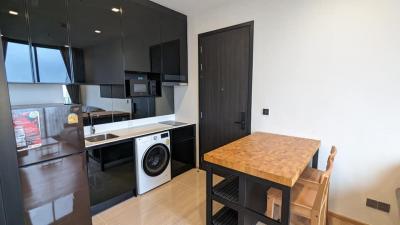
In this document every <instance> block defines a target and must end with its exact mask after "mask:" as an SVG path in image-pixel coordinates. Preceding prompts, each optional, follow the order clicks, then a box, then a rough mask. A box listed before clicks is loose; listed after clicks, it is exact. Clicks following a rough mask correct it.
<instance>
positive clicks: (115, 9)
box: [111, 8, 119, 13]
mask: <svg viewBox="0 0 400 225" xmlns="http://www.w3.org/2000/svg"><path fill="white" fill-rule="evenodd" d="M111 11H113V12H116V13H117V12H119V9H118V8H112V9H111Z"/></svg>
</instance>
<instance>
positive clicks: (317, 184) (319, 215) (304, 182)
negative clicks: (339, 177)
mask: <svg viewBox="0 0 400 225" xmlns="http://www.w3.org/2000/svg"><path fill="white" fill-rule="evenodd" d="M336 153H337V150H336V147H332V150H331V154H330V156H329V158H328V165H327V169H326V171H325V172H321V173H316V172H314V171H312V172H311V173H308V174H306V175H310V176H306V179H299V180H298V181H297V182H296V184H295V185H294V186H293V188H292V201H291V205H290V207H291V221H290V223H291V224H292V225H325V224H326V212H327V208H328V192H329V181H330V176H331V174H332V169H333V161H334V158H335V156H336ZM310 171H311V170H310ZM307 178H310V179H307ZM317 178H319V180H316V179H317ZM281 205H282V192H281V191H280V190H278V189H275V188H270V189H269V190H268V192H267V216H268V217H270V218H273V219H276V220H277V219H279V217H280V213H279V214H278V213H276V209H275V208H278V209H279V211H280V207H281Z"/></svg>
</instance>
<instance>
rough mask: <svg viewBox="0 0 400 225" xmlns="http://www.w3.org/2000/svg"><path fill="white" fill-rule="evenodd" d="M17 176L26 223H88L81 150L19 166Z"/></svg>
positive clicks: (83, 157)
mask: <svg viewBox="0 0 400 225" xmlns="http://www.w3.org/2000/svg"><path fill="white" fill-rule="evenodd" d="M20 176H21V188H22V193H23V200H24V211H25V213H24V219H25V224H26V225H31V224H33V225H34V224H82V225H91V224H92V220H91V213H90V209H89V188H88V179H87V173H86V157H85V154H84V153H79V154H75V155H71V156H67V157H64V158H60V159H55V160H51V161H47V162H43V163H39V164H35V165H31V166H27V167H22V168H20Z"/></svg>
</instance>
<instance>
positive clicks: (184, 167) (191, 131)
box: [170, 125, 196, 177]
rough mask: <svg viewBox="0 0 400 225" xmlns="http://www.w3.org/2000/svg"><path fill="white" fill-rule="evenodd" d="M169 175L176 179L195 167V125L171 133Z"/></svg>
mask: <svg viewBox="0 0 400 225" xmlns="http://www.w3.org/2000/svg"><path fill="white" fill-rule="evenodd" d="M170 132H171V173H172V174H171V175H172V177H176V176H178V175H179V174H182V173H184V172H186V171H188V170H190V169H192V168H195V167H196V125H189V126H184V127H179V128H175V129H172V130H171V131H170Z"/></svg>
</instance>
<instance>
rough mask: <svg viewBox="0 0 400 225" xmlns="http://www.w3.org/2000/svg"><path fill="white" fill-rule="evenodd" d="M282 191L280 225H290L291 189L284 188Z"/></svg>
mask: <svg viewBox="0 0 400 225" xmlns="http://www.w3.org/2000/svg"><path fill="white" fill-rule="evenodd" d="M281 190H282V208H281V209H282V211H281V224H283V225H290V217H291V215H290V202H291V199H292V197H291V192H292V190H291V188H290V187H284V188H283V189H281Z"/></svg>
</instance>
